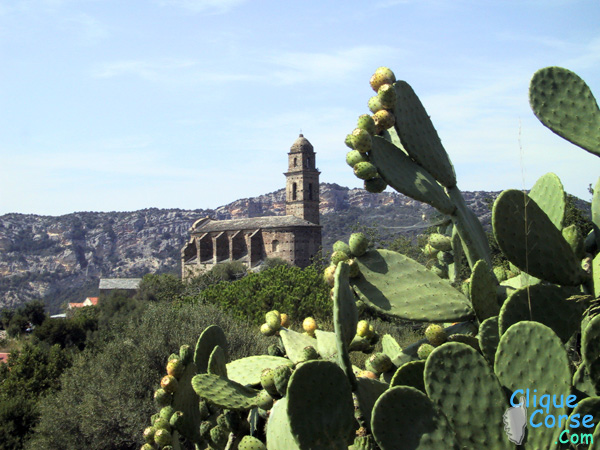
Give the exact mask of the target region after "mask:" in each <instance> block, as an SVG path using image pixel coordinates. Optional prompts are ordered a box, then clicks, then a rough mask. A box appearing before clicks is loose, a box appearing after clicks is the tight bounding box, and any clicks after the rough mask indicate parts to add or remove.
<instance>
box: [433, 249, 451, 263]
mask: <svg viewBox="0 0 600 450" xmlns="http://www.w3.org/2000/svg"><path fill="white" fill-rule="evenodd" d="M437 259H438V261H439V263H440V264H452V263H453V262H454V255H452V253H450V252H439V253H438V254H437Z"/></svg>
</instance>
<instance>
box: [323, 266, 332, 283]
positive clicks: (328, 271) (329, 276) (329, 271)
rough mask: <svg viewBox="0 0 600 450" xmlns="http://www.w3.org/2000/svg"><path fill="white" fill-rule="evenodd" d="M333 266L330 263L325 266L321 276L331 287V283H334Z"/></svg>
mask: <svg viewBox="0 0 600 450" xmlns="http://www.w3.org/2000/svg"><path fill="white" fill-rule="evenodd" d="M334 275H335V266H334V265H331V266H329V267H327V268H326V269H325V270H324V271H323V278H324V279H325V282H326V283H327V284H328V285H329V286H331V287H333V284H334V283H335V278H334Z"/></svg>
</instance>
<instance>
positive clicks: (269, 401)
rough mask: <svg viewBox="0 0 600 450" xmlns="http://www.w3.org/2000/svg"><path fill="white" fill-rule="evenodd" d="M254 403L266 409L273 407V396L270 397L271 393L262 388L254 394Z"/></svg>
mask: <svg viewBox="0 0 600 450" xmlns="http://www.w3.org/2000/svg"><path fill="white" fill-rule="evenodd" d="M256 405H257V406H258V407H259V408H261V409H264V410H265V411H268V410H269V409H271V408H272V407H273V397H271V395H270V394H269V393H268V392H267V391H266V390H265V389H263V390H262V391H260V392H259V393H258V395H257V396H256Z"/></svg>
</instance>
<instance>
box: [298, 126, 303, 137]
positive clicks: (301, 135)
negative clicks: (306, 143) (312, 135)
mask: <svg viewBox="0 0 600 450" xmlns="http://www.w3.org/2000/svg"><path fill="white" fill-rule="evenodd" d="M298 137H304V135H303V134H302V128H300V136H298Z"/></svg>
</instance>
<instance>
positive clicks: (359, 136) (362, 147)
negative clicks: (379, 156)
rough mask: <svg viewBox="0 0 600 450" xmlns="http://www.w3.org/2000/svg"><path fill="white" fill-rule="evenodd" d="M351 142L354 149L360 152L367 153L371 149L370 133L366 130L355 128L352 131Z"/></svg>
mask: <svg viewBox="0 0 600 450" xmlns="http://www.w3.org/2000/svg"><path fill="white" fill-rule="evenodd" d="M352 144H353V145H354V149H355V150H358V151H359V152H360V153H367V152H369V151H371V135H370V134H369V132H368V131H367V130H363V129H362V128H355V129H354V131H353V132H352Z"/></svg>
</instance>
